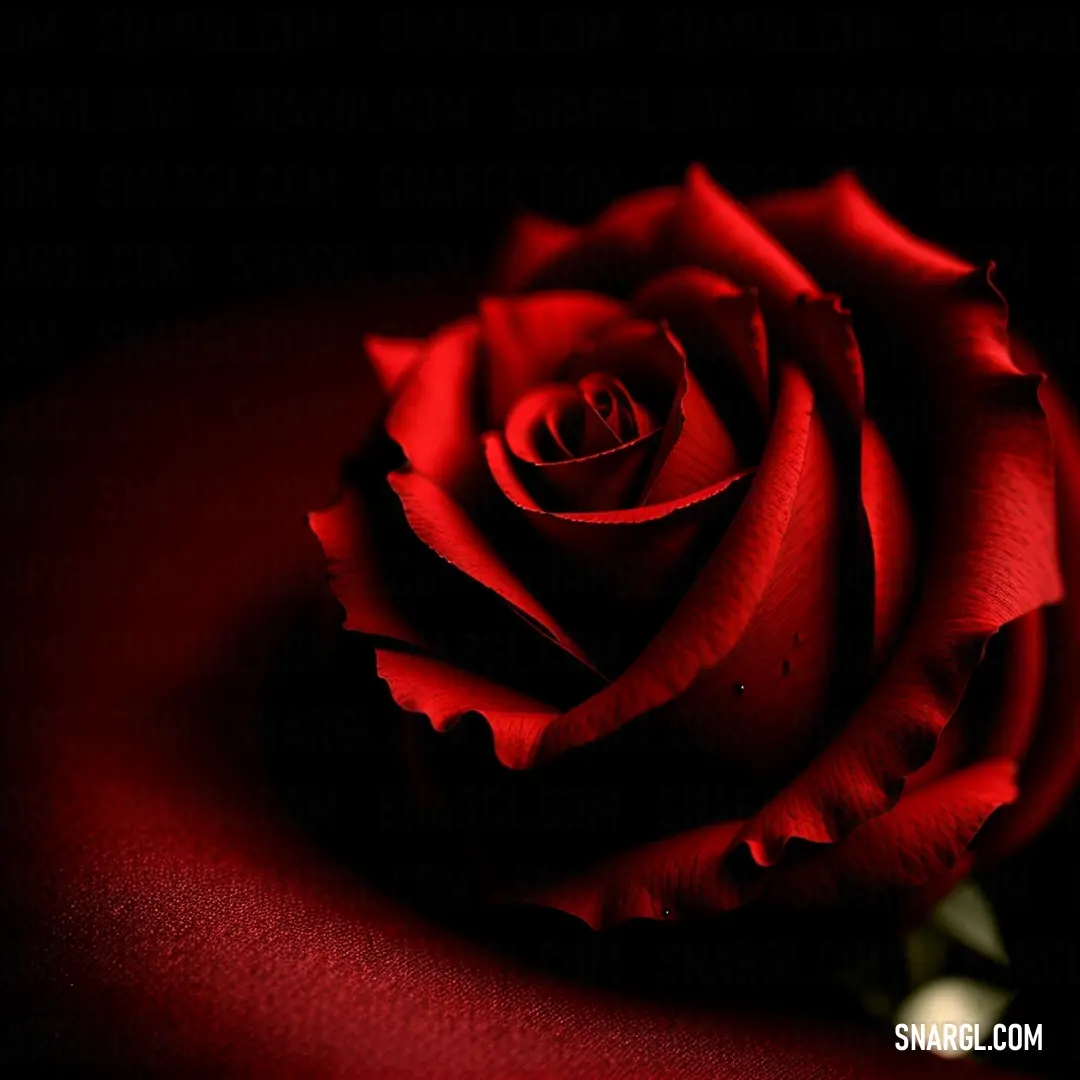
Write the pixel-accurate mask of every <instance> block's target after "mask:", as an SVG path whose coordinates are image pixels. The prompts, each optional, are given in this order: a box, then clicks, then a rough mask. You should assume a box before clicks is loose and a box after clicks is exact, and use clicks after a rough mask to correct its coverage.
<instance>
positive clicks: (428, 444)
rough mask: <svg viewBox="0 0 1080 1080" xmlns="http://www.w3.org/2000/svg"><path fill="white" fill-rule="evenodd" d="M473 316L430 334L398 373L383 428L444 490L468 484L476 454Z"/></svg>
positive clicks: (475, 326) (476, 337)
mask: <svg viewBox="0 0 1080 1080" xmlns="http://www.w3.org/2000/svg"><path fill="white" fill-rule="evenodd" d="M478 340H479V327H478V323H477V321H476V319H475V318H467V319H462V320H460V321H459V322H456V323H452V324H451V325H450V326H447V327H445V328H443V329H442V330H440V331H438V332H437V333H435V334H433V335H432V336H431V338H430V339H429V340H428V342H427V344H426V346H425V347H424V350H423V355H422V356H421V357H420V358H419V359H418V360H417V362H416V363H415V364H414V365H413V366H412V367H411V368H410V370H409V372H408V373H407V374H406V375H405V376H404V377H403V378H402V380H401V384H400V387H399V389H398V393H397V396H396V398H395V400H394V402H393V404H392V405H391V407H390V412H389V414H388V416H387V418H386V431H387V433H388V434H389V435H390V437H391V438H392V439H393V440H394V441H395V442H396V443H397V444H398V445H399V446H400V447H401V449H402V450H403V451H404V453H405V456H406V457H407V458H408V460H409V463H410V464H411V465H412V467H413V468H414V469H415V470H416V471H417V472H419V473H422V474H423V475H424V476H426V477H428V478H429V479H430V480H431V481H432V482H433V483H435V484H438V485H440V486H442V487H445V488H446V489H447V490H448V491H452V492H455V493H461V492H464V491H466V490H468V487H469V485H470V482H471V477H472V473H473V469H474V467H475V465H476V463H477V461H478V457H479V439H480V429H479V417H478V416H477V415H476V409H475V406H474V402H475V400H476V394H477V379H478V378H479V357H478V355H477V342H478Z"/></svg>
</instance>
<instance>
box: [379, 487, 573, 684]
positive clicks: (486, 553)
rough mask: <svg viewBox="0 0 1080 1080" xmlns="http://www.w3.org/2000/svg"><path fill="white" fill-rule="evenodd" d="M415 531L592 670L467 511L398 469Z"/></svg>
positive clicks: (403, 503)
mask: <svg viewBox="0 0 1080 1080" xmlns="http://www.w3.org/2000/svg"><path fill="white" fill-rule="evenodd" d="M387 480H388V481H389V483H390V486H391V487H392V488H393V489H394V492H395V493H396V494H397V496H398V498H399V499H400V500H401V506H402V509H403V510H404V511H405V517H406V519H407V520H408V522H409V526H410V527H411V528H412V530H413V532H414V533H416V535H417V536H418V537H419V538H420V539H421V540H422V541H423V542H424V543H425V544H427V546H428V547H430V548H431V550H432V551H434V552H435V553H436V554H437V555H439V556H440V557H441V558H443V559H445V560H446V561H447V562H448V563H450V564H451V565H452V566H455V567H457V569H459V570H460V571H461V572H462V573H464V574H468V575H469V577H471V578H473V580H475V581H478V582H479V583H480V584H481V585H484V586H485V587H486V588H488V589H490V590H491V591H492V592H494V593H496V594H497V595H498V596H501V597H502V598H503V600H505V601H506V602H507V603H508V604H510V605H511V606H512V607H513V608H514V610H515V611H517V612H518V613H519V614H520V615H521V616H522V617H524V618H525V619H526V620H527V621H528V622H530V623H531V624H532V625H533V626H534V627H536V628H537V630H538V631H539V632H541V633H542V634H544V635H545V636H546V637H548V638H549V639H550V640H551V641H554V642H555V643H556V644H557V645H559V646H561V647H562V648H563V649H564V650H565V651H566V652H568V653H569V654H570V655H571V656H573V657H574V658H575V659H577V660H579V661H580V662H581V663H582V664H585V665H586V666H587V667H590V668H591V667H592V664H591V663H590V662H589V659H588V657H586V656H585V654H584V653H583V652H582V651H581V649H579V648H578V646H577V645H576V644H575V643H574V642H573V641H572V640H571V638H570V636H569V635H568V634H567V633H566V632H565V631H564V630H563V629H562V627H560V626H559V624H558V623H557V622H556V621H555V619H554V618H553V617H552V616H551V615H550V614H549V613H548V612H547V610H546V609H545V608H544V607H543V605H542V604H540V602H539V601H538V600H536V599H535V597H533V596H532V595H531V594H530V593H529V591H528V589H526V588H525V586H524V585H523V584H522V583H521V582H520V581H519V580H518V579H517V578H516V577H515V576H514V574H513V573H512V572H511V570H510V569H509V567H507V565H506V563H505V562H504V561H503V560H502V558H501V557H500V556H499V555H498V553H497V552H496V551H495V550H494V548H493V547H492V546H491V543H490V541H488V540H487V538H486V537H485V536H484V535H483V534H482V533H481V532H480V530H479V529H477V527H476V525H475V524H474V523H473V522H472V520H471V519H470V518H469V516H468V514H466V512H465V511H464V510H463V509H462V507H461V506H460V505H459V504H458V503H457V502H455V501H454V499H453V498H452V497H451V496H450V495H448V494H447V493H446V492H445V491H443V490H442V489H441V488H439V487H438V486H437V485H436V484H434V483H432V482H431V481H430V480H428V479H427V478H426V477H424V476H422V475H421V474H420V473H418V472H414V471H412V470H408V469H398V470H395V471H394V472H392V473H390V475H389V476H388V477H387Z"/></svg>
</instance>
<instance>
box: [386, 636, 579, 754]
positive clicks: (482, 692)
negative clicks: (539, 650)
mask: <svg viewBox="0 0 1080 1080" xmlns="http://www.w3.org/2000/svg"><path fill="white" fill-rule="evenodd" d="M375 658H376V664H377V667H378V672H379V675H380V676H381V677H382V678H383V679H385V680H386V684H387V685H388V686H389V688H390V693H391V694H392V695H393V698H394V701H395V702H397V704H398V705H399V706H400V707H401V708H402V709H405V710H407V711H409V712H418V713H425V714H426V715H427V717H428V718H429V719H430V720H431V723H432V726H433V727H434V728H435V730H436V731H448V730H449V729H450V728H451V727H453V726H454V724H456V723H457V721H458V720H460V719H461V717H462V716H465V715H466V714H467V713H478V714H479V715H481V716H483V717H484V719H485V720H487V722H488V724H489V725H490V726H491V732H492V736H493V738H494V741H495V754H496V756H497V757H498V759H499V761H501V762H502V763H503V765H505V766H506V767H507V768H508V769H518V768H521V767H522V765H523V764H524V762H525V761H526V758H527V755H528V748H529V747H530V746H532V745H533V743H535V741H536V740H537V739H538V738H539V736H540V732H541V731H542V730H543V729H544V727H546V726H547V724H549V723H550V722H551V720H552V719H553V718H554V717H555V716H556V715H558V710H556V709H553V708H552V707H551V706H550V705H545V704H543V703H542V702H539V701H536V700H534V699H533V698H530V697H528V696H526V695H524V694H519V693H517V692H516V691H513V690H509V689H507V688H506V687H505V686H499V685H498V684H497V683H493V682H491V681H489V680H488V679H485V678H483V677H482V676H480V675H475V674H473V673H471V672H467V671H464V670H462V669H461V668H458V667H454V666H452V665H450V664H445V663H443V662H442V661H441V660H436V659H434V658H433V657H430V656H422V655H419V654H416V653H407V652H401V651H399V650H396V649H376V650H375Z"/></svg>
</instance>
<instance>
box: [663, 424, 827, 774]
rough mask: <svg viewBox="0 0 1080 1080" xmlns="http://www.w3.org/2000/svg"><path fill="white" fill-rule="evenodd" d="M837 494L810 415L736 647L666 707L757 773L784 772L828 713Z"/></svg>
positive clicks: (668, 714) (697, 736) (671, 716)
mask: <svg viewBox="0 0 1080 1080" xmlns="http://www.w3.org/2000/svg"><path fill="white" fill-rule="evenodd" d="M838 497H839V490H838V480H837V472H836V466H835V463H834V461H833V457H832V453H831V451H830V448H829V440H828V437H827V436H826V434H825V429H824V425H823V424H822V421H821V418H820V417H819V416H817V415H816V414H815V416H814V418H813V420H812V423H811V428H810V433H809V437H808V439H807V444H806V449H805V456H804V460H803V466H802V476H801V478H800V482H799V485H798V489H797V493H796V496H795V502H794V505H793V507H792V510H791V517H790V520H789V521H788V524H787V528H786V530H785V531H784V535H783V539H782V542H781V545H780V550H779V552H778V554H777V556H776V560H775V562H774V564H773V567H772V576H771V578H770V580H769V582H768V585H767V587H766V589H765V591H764V593H763V594H762V596H761V598H760V600H759V601H758V604H757V606H756V608H755V609H754V612H753V615H752V616H751V618H750V620H749V622H748V623H747V625H746V627H745V629H744V631H743V633H742V635H741V637H740V638H739V640H738V643H737V644H736V645H735V646H734V648H732V649H731V651H730V652H729V653H728V654H727V655H726V656H725V657H724V658H723V659H721V660H720V661H719V662H718V663H716V664H715V665H713V666H712V667H709V668H708V669H707V670H705V671H703V672H702V673H701V675H699V676H698V678H697V679H695V680H694V682H693V683H692V684H691V685H690V687H689V688H688V689H687V690H686V691H685V692H684V693H683V694H682V695H680V696H679V697H678V698H676V699H675V701H673V702H672V703H671V706H670V707H669V708H668V709H665V710H664V715H665V718H666V719H665V721H664V722H665V723H670V724H672V725H674V726H677V727H678V728H679V729H680V730H689V731H691V732H692V735H691V739H692V744H693V745H695V746H698V747H700V748H701V749H702V750H703V751H704V750H705V749H706V748H708V749H709V750H711V751H712V752H713V753H715V754H716V755H717V756H718V757H719V758H721V759H722V760H724V761H725V762H727V763H729V764H731V765H734V766H736V767H737V768H739V769H740V770H742V771H744V772H747V773H751V774H753V775H756V776H776V775H778V774H780V775H782V774H783V772H784V771H785V770H786V769H787V768H789V767H790V765H791V764H792V763H793V762H796V761H798V760H799V759H800V757H801V756H802V755H803V754H804V753H805V751H806V750H807V748H808V747H809V745H810V743H811V741H812V739H813V737H814V736H815V735H816V734H817V733H818V732H819V730H820V725H821V722H822V721H823V719H824V717H825V714H826V700H827V696H828V693H829V690H830V686H831V683H832V677H833V675H834V672H835V659H836V655H835V654H836V650H837V630H838V616H839V603H838V593H839V588H838V579H839V574H840V572H841V568H840V559H839V555H840V527H841V521H840V517H839V501H838ZM808 567H813V572H812V573H808V572H807V568H808ZM720 602H721V603H722V602H724V601H723V600H721V601H720Z"/></svg>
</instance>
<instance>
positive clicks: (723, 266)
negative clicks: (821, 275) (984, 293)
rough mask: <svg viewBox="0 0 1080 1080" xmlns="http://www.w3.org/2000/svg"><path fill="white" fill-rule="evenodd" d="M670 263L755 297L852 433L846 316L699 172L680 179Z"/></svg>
mask: <svg viewBox="0 0 1080 1080" xmlns="http://www.w3.org/2000/svg"><path fill="white" fill-rule="evenodd" d="M671 237H672V241H671V242H672V250H671V253H670V257H671V259H672V261H673V262H675V263H686V262H689V263H695V264H697V265H698V266H702V267H706V268H708V269H710V270H713V271H715V272H716V273H717V274H719V275H721V276H723V277H726V278H730V279H731V280H732V281H734V282H735V283H736V284H737V285H741V286H744V287H747V286H754V287H756V288H757V289H758V290H759V295H760V298H761V305H762V308H763V310H764V312H765V315H766V318H767V319H769V320H771V321H772V324H773V325H774V326H775V327H776V328H777V329H778V330H779V331H780V332H781V334H782V336H783V338H784V345H785V348H786V349H791V350H792V351H793V352H794V353H795V358H796V359H798V360H799V362H800V363H802V364H803V366H804V367H806V369H807V371H808V372H809V373H810V375H811V377H812V378H813V380H814V383H815V387H816V389H818V391H819V392H820V391H822V390H825V391H827V392H828V393H830V394H835V395H836V397H837V398H838V399H839V401H840V402H841V403H842V404H843V406H844V409H845V411H846V413H847V414H848V416H849V417H850V419H851V421H852V423H853V425H854V426H855V428H856V430H857V428H858V425H859V423H860V422H861V420H862V410H863V392H864V391H863V371H862V359H861V357H860V355H859V350H858V345H857V344H856V342H855V338H854V334H853V333H852V331H851V324H850V315H849V313H848V312H847V311H846V310H845V309H844V308H842V307H841V306H840V303H839V301H838V299H837V298H836V297H835V296H832V295H828V296H826V295H823V294H822V292H821V289H820V288H819V287H818V284H817V282H815V281H814V279H813V278H812V277H811V276H810V275H809V274H808V273H807V271H806V270H805V269H804V268H803V267H802V266H801V265H800V264H799V263H798V262H797V261H796V259H795V258H794V257H793V256H792V255H791V253H790V252H789V251H788V250H787V249H786V248H785V247H784V246H783V245H782V244H780V243H778V242H777V241H776V240H775V239H774V238H773V237H772V236H771V235H770V234H769V232H768V231H767V229H766V228H765V227H763V225H762V224H761V222H760V221H759V220H757V219H756V218H755V217H754V216H753V215H752V214H751V213H750V212H749V211H748V210H747V209H746V208H745V207H743V206H740V205H739V204H738V203H737V202H735V200H734V199H732V197H731V196H730V195H728V194H727V192H725V191H724V190H723V189H722V188H720V187H719V186H718V185H717V184H716V182H715V181H714V180H713V179H712V177H710V176H709V174H708V173H707V172H706V171H705V169H704V168H702V167H701V166H700V165H692V166H691V167H690V169H689V170H688V171H687V174H686V182H685V184H684V189H683V198H682V200H681V202H680V204H679V208H678V210H677V211H676V213H675V215H674V218H673V221H672V227H671Z"/></svg>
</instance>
